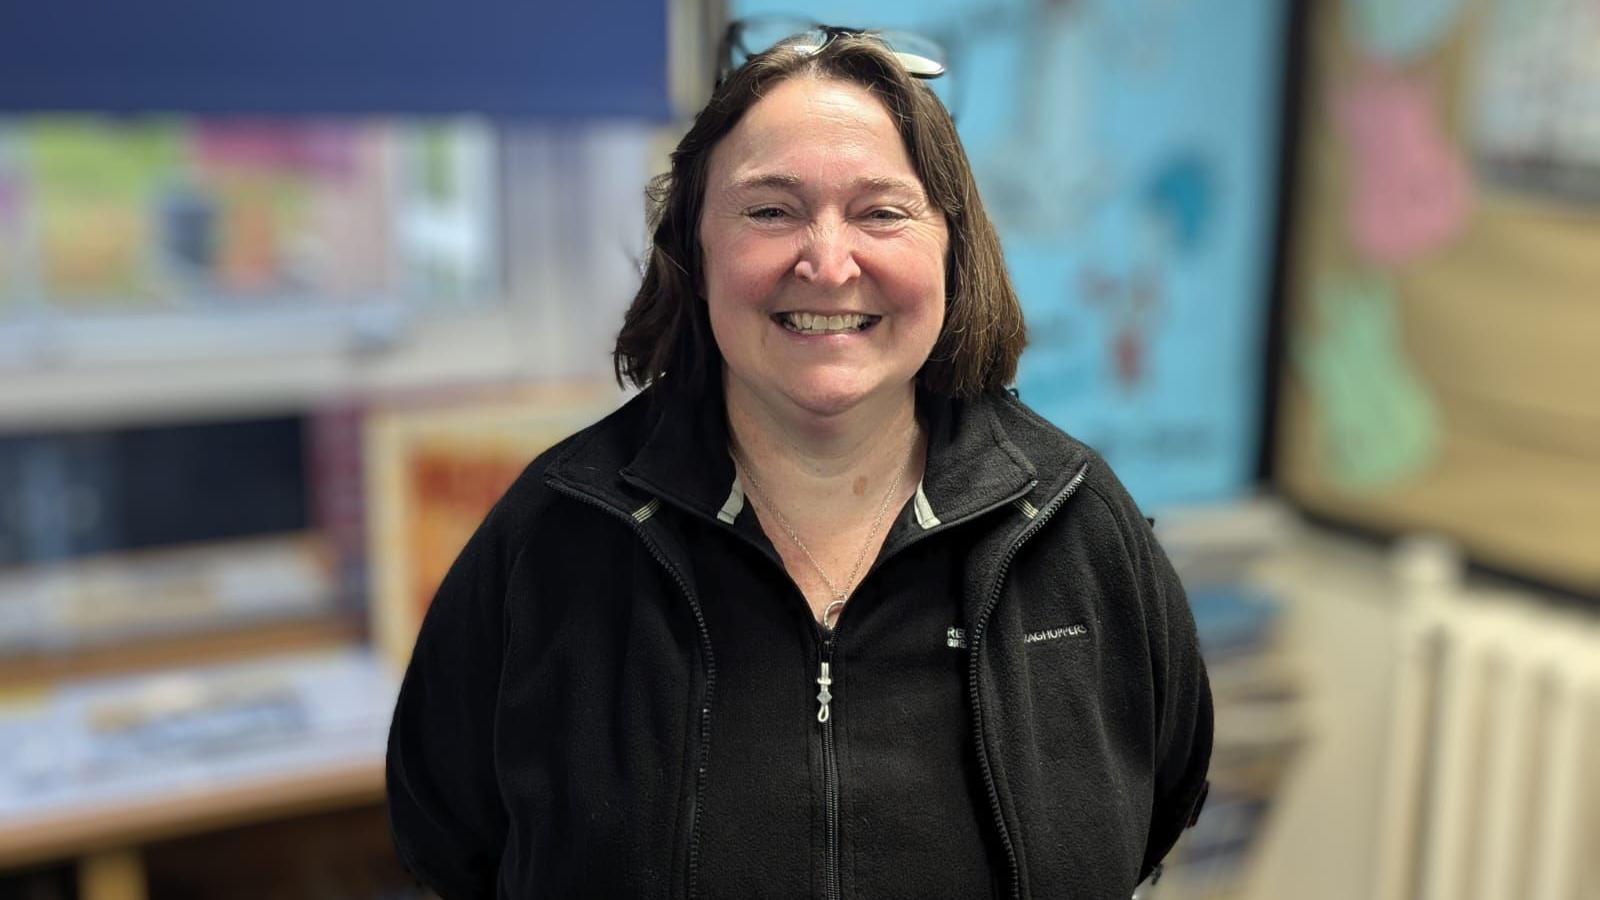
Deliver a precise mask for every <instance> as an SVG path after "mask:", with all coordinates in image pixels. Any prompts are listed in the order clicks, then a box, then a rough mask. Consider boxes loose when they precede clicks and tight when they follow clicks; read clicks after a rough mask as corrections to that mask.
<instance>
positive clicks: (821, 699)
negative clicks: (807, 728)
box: [817, 663, 833, 722]
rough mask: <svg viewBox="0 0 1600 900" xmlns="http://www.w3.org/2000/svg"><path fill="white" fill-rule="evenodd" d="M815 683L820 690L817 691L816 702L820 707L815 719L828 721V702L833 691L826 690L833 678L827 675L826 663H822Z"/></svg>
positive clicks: (831, 697)
mask: <svg viewBox="0 0 1600 900" xmlns="http://www.w3.org/2000/svg"><path fill="white" fill-rule="evenodd" d="M817 684H818V685H820V686H821V687H822V690H820V691H818V692H817V702H818V703H820V704H821V707H820V708H819V709H818V710H817V721H818V722H826V721H828V702H829V701H831V700H832V699H833V692H832V691H829V690H828V685H831V684H833V679H832V678H830V677H828V664H827V663H823V664H822V674H821V675H818V676H817Z"/></svg>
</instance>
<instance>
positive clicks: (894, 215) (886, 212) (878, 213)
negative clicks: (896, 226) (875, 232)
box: [867, 209, 906, 222]
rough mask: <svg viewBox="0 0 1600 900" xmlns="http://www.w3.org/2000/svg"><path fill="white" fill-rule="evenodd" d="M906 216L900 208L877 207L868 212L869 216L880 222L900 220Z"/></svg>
mask: <svg viewBox="0 0 1600 900" xmlns="http://www.w3.org/2000/svg"><path fill="white" fill-rule="evenodd" d="M905 217H906V214H905V213H903V212H901V211H900V210H898V209H875V210H873V211H872V212H870V213H867V218H869V219H872V220H874V221H878V222H898V221H900V220H901V219H904V218H905Z"/></svg>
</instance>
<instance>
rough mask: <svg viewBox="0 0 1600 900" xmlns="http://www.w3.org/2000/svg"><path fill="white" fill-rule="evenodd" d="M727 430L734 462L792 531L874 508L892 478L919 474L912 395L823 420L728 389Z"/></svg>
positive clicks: (908, 480)
mask: <svg viewBox="0 0 1600 900" xmlns="http://www.w3.org/2000/svg"><path fill="white" fill-rule="evenodd" d="M724 396H725V397H726V400H727V409H728V427H729V431H730V432H731V435H732V439H733V443H734V450H735V452H736V453H737V454H738V456H739V462H740V465H742V466H744V467H745V468H746V469H748V470H750V473H751V474H753V475H754V476H755V478H756V480H757V481H758V482H759V483H760V486H761V489H762V491H763V492H764V493H766V494H767V496H768V497H769V499H770V500H771V502H773V503H775V504H777V505H778V507H779V508H780V509H781V511H782V512H783V514H784V515H785V516H787V517H788V518H790V519H791V520H792V521H793V522H794V523H795V525H796V527H803V526H804V525H810V526H812V527H818V526H822V525H824V524H828V523H829V520H832V519H834V518H835V517H836V516H840V515H846V516H848V515H851V514H853V513H855V512H856V511H858V510H859V509H861V508H863V507H866V508H873V507H876V506H877V505H878V503H879V502H880V500H881V499H882V497H883V494H884V492H885V491H887V490H889V488H890V485H891V483H892V481H893V479H894V478H895V475H896V474H898V473H900V472H901V470H902V469H906V470H907V471H906V472H905V474H904V476H903V478H902V479H901V480H902V481H903V482H904V484H906V485H915V484H916V482H917V481H918V480H919V479H920V478H921V477H922V452H921V451H922V450H923V445H922V435H921V428H920V426H919V424H918V422H917V415H916V394H915V390H914V388H913V387H912V386H911V385H909V384H908V385H906V389H905V392H904V394H903V395H900V396H891V397H886V398H882V399H878V398H873V400H869V401H868V402H864V403H862V404H859V405H858V406H856V407H855V408H852V409H850V410H847V411H845V412H843V413H840V414H838V415H834V416H828V417H825V418H824V417H817V416H810V415H805V414H792V413H787V412H785V411H783V410H779V409H774V408H773V407H772V406H770V405H767V404H763V403H761V402H760V401H758V400H757V399H756V398H755V397H754V396H752V395H751V394H749V393H748V392H747V391H742V390H740V389H739V388H738V387H737V386H735V385H732V384H730V385H729V386H728V387H727V388H726V389H725V391H724Z"/></svg>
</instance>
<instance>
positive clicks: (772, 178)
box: [733, 172, 804, 191]
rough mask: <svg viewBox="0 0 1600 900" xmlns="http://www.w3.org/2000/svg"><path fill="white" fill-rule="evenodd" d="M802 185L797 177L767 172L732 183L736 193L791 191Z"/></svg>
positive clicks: (747, 176)
mask: <svg viewBox="0 0 1600 900" xmlns="http://www.w3.org/2000/svg"><path fill="white" fill-rule="evenodd" d="M802 184H804V182H803V181H801V179H800V176H799V175H789V174H785V173H782V172H768V173H764V174H756V175H746V176H745V177H743V178H740V179H739V180H737V181H735V182H734V183H733V189H734V190H736V191H750V190H755V189H757V188H780V189H783V190H792V189H794V188H797V187H799V186H800V185H802Z"/></svg>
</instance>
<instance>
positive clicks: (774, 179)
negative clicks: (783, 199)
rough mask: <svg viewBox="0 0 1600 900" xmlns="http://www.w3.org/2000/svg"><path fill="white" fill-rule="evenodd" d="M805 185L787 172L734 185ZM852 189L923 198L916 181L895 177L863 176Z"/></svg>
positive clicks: (739, 188) (736, 187) (738, 187)
mask: <svg viewBox="0 0 1600 900" xmlns="http://www.w3.org/2000/svg"><path fill="white" fill-rule="evenodd" d="M804 185H805V180H804V179H802V178H801V177H800V176H798V175H792V174H789V173H786V172H765V173H758V174H755V175H747V176H745V177H743V178H740V179H738V180H736V181H735V182H734V183H733V189H734V190H735V191H749V190H757V189H760V188H777V189H779V190H794V189H795V188H799V187H803V186H804ZM852 187H853V188H854V189H855V190H857V191H875V192H880V193H888V192H898V193H902V194H909V195H911V196H912V197H916V198H919V199H921V198H922V197H923V192H922V186H921V185H919V184H917V183H916V182H914V181H908V180H906V179H904V178H895V177H893V176H885V175H866V176H862V177H861V178H857V179H856V180H855V181H854V182H853V183H852Z"/></svg>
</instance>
